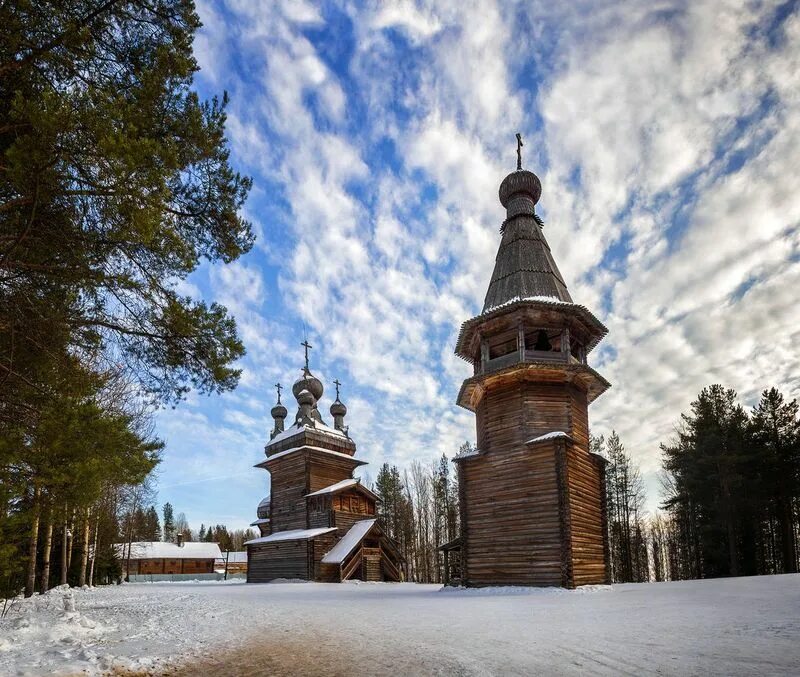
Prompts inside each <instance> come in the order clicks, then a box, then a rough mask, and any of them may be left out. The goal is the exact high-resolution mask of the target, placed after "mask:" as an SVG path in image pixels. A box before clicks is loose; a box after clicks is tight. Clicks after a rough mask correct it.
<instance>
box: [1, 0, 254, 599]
mask: <svg viewBox="0 0 800 677" xmlns="http://www.w3.org/2000/svg"><path fill="white" fill-rule="evenodd" d="M0 25H2V26H3V30H2V36H3V37H2V39H0V158H2V161H0V595H2V596H8V595H11V594H15V593H16V592H18V591H19V590H20V589H22V588H24V590H25V593H26V594H28V595H30V594H32V593H33V592H34V590H44V589H46V588H47V587H48V586H49V585H52V584H53V583H54V582H69V583H75V584H83V583H85V582H86V581H87V580H91V578H92V574H94V575H95V578H97V574H98V572H97V571H92V570H91V567H92V564H93V563H94V559H93V560H92V561H91V562H89V560H88V553H89V552H90V551H91V544H94V543H96V544H97V549H96V552H97V553H98V556H97V558H96V564H97V567H98V568H99V567H101V566H105V565H104V564H103V561H104V560H103V556H102V553H103V552H106V553H107V552H109V548H110V544H111V543H112V542H113V540H114V538H116V537H118V536H119V535H121V534H124V533H126V531H128V532H129V531H130V528H131V526H130V524H128V522H130V520H128V522H126V521H125V518H126V515H133V514H136V511H137V509H142V508H143V506H144V505H146V503H145V502H144V501H143V500H142V499H143V496H144V494H145V493H146V492H145V490H144V487H145V480H146V478H147V477H148V476H149V474H150V472H151V471H152V469H153V467H154V466H155V465H156V464H157V463H158V460H159V452H160V449H161V446H162V445H161V442H160V441H159V440H158V439H157V438H156V437H155V435H154V434H153V426H152V420H151V412H152V410H153V407H155V406H159V405H163V404H175V403H176V402H177V401H179V400H180V399H182V398H183V397H184V396H185V395H186V393H187V392H188V391H189V389H190V388H195V389H197V390H199V391H200V392H205V393H211V392H218V391H224V390H228V389H231V388H233V387H235V385H236V383H237V379H238V375H239V372H238V370H236V369H235V368H234V367H233V363H234V362H235V360H237V359H238V358H239V357H241V356H242V354H243V353H244V348H243V346H242V344H241V342H240V340H239V338H238V336H237V333H236V328H235V324H234V322H233V320H232V318H231V317H229V316H228V314H227V312H226V310H225V308H223V307H221V306H219V305H217V304H211V305H207V304H205V303H202V302H198V301H195V300H192V299H191V298H188V297H186V296H184V295H182V294H180V293H179V292H178V291H177V289H176V287H177V285H178V284H179V283H180V282H181V281H182V280H184V279H185V278H186V277H187V276H188V275H189V274H190V273H191V272H192V271H193V270H194V269H195V268H196V267H197V266H198V264H199V263H200V261H201V260H202V259H206V260H207V261H211V262H214V261H220V260H221V261H223V262H230V261H233V260H234V259H236V258H237V257H238V256H240V255H241V254H242V253H244V252H246V251H247V250H248V249H249V248H250V247H251V246H252V243H253V236H252V232H251V228H250V225H249V224H248V223H247V222H246V221H244V220H242V219H241V218H240V217H239V216H238V212H239V209H240V207H241V206H242V204H243V202H244V200H245V198H246V195H247V192H248V190H249V187H250V182H249V180H248V179H246V178H244V177H241V176H239V175H238V174H236V173H235V172H234V171H233V169H232V168H231V167H230V165H229V162H228V149H227V147H226V142H225V136H224V125H225V111H224V107H225V101H224V100H223V101H218V100H216V99H214V100H212V101H206V102H203V101H201V100H200V99H199V98H198V97H197V96H196V94H195V93H194V92H192V91H191V83H192V77H193V74H194V72H195V71H196V70H197V65H196V63H195V61H194V58H193V56H192V47H191V45H192V38H193V34H194V32H195V30H196V29H197V27H198V26H199V21H198V19H197V16H196V14H195V12H194V10H193V7H192V3H184V2H177V1H175V2H171V1H168V2H163V3H159V4H158V5H157V6H155V5H153V4H152V3H146V2H136V1H133V2H126V3H124V4H120V3H105V4H103V5H102V6H101V7H99V8H98V9H96V11H92V12H88V13H84V10H82V9H80V8H79V6H78V5H75V4H74V3H64V2H58V1H44V2H37V3H13V2H12V3H2V4H0ZM151 517H152V516H151ZM107 566H108V567H113V564H112V563H108V564H107ZM103 575H106V574H105V573H104V574H103Z"/></svg>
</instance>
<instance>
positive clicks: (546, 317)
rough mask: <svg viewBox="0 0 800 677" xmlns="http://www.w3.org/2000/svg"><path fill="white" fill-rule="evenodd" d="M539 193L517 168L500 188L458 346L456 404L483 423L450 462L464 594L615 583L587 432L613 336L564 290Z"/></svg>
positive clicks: (533, 179)
mask: <svg viewBox="0 0 800 677" xmlns="http://www.w3.org/2000/svg"><path fill="white" fill-rule="evenodd" d="M518 167H520V165H518ZM541 192H542V186H541V182H540V181H539V178H538V177H537V176H536V175H535V174H533V173H532V172H529V171H526V170H523V169H521V168H518V169H517V171H515V172H512V173H511V174H509V175H508V176H507V177H506V178H505V179H504V180H503V182H502V184H501V186H500V202H501V203H502V205H503V206H504V207H505V208H506V219H505V221H504V222H503V225H502V227H501V229H500V232H501V233H502V240H501V242H500V248H499V250H498V253H497V259H496V263H495V268H494V273H493V275H492V279H491V282H490V284H489V289H488V291H487V293H486V299H485V302H484V307H483V311H482V312H481V314H480V315H478V316H477V317H474V318H472V319H470V320H468V321H467V322H465V323H464V324H463V325H462V328H461V333H460V334H459V337H458V343H457V345H456V354H457V355H459V356H460V357H462V358H463V359H465V360H467V361H468V362H470V363H471V364H472V365H473V369H474V373H473V375H472V376H471V377H470V378H468V379H466V380H465V381H464V384H463V385H462V387H461V390H460V392H459V395H458V404H459V405H461V406H462V407H464V408H466V409H469V410H470V411H473V412H474V413H475V415H476V425H477V449H476V450H475V451H472V452H467V453H464V454H460V455H459V456H457V457H456V459H455V461H456V463H457V465H458V469H459V473H458V475H459V491H460V498H461V525H462V535H461V538H460V539H459V540H458V542H457V543H454V544H449V547H450V549H451V550H452V549H460V551H461V558H460V563H461V571H460V579H461V582H462V583H463V584H466V585H556V586H564V587H574V586H576V585H585V584H592V583H605V582H607V581H608V578H609V571H608V540H607V533H606V514H605V492H604V483H605V477H604V475H605V459H603V458H602V457H600V456H598V455H596V454H592V453H590V450H589V423H588V406H589V404H590V403H591V402H592V401H593V400H595V399H596V398H597V397H598V396H600V395H601V394H602V393H603V392H604V391H605V390H606V389H607V388H608V387H609V383H608V382H607V381H606V380H605V379H604V378H603V377H602V376H601V375H600V374H599V373H597V372H596V371H595V370H594V369H592V368H591V367H590V366H589V364H588V362H587V356H588V355H589V353H590V352H591V350H592V349H593V348H594V347H595V346H596V345H597V343H598V342H599V341H600V340H601V339H602V338H603V337H604V336H605V334H606V333H607V330H606V328H605V326H603V324H602V323H601V322H600V321H599V320H598V319H597V318H596V317H595V316H594V315H593V314H592V313H591V312H590V311H589V310H588V309H586V308H585V307H584V306H581V305H577V304H576V303H574V302H573V300H572V298H571V296H570V294H569V291H568V290H567V286H566V284H565V283H564V279H563V277H562V276H561V273H560V272H559V270H558V266H557V265H556V262H555V260H554V259H553V256H552V254H551V252H550V247H549V246H548V244H547V240H546V239H545V236H544V233H543V229H542V227H543V225H544V224H543V223H542V220H541V219H540V218H539V216H538V215H537V214H536V209H535V206H536V203H537V202H538V200H539V197H540V196H541Z"/></svg>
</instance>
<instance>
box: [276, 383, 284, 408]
mask: <svg viewBox="0 0 800 677" xmlns="http://www.w3.org/2000/svg"><path fill="white" fill-rule="evenodd" d="M275 387H276V388H277V389H278V404H280V403H281V390H283V386H282V385H281V384H280V383H276V384H275Z"/></svg>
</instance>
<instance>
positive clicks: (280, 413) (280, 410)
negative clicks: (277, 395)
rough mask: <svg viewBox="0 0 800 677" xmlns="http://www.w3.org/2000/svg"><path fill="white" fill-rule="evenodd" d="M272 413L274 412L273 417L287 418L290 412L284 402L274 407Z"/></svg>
mask: <svg viewBox="0 0 800 677" xmlns="http://www.w3.org/2000/svg"><path fill="white" fill-rule="evenodd" d="M270 414H272V418H286V416H287V415H288V414H289V412H288V410H287V409H286V407H284V406H283V405H282V404H276V405H275V406H274V407H272V410H271V411H270Z"/></svg>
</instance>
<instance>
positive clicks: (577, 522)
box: [566, 445, 607, 585]
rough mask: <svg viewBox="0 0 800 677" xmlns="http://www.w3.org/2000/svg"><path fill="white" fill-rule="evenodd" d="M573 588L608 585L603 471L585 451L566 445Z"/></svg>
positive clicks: (600, 461)
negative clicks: (576, 586) (600, 584)
mask: <svg viewBox="0 0 800 677" xmlns="http://www.w3.org/2000/svg"><path fill="white" fill-rule="evenodd" d="M566 446H567V449H566V460H567V474H568V484H569V510H570V521H571V530H570V549H571V554H572V575H573V579H572V583H573V585H591V584H599V583H606V582H607V576H606V557H605V533H604V527H603V505H602V502H603V501H602V498H603V496H602V494H603V485H602V468H601V467H599V464H600V463H602V462H603V461H602V460H600V459H595V458H594V457H592V456H591V455H589V454H588V453H587V452H586V451H585V450H584V449H581V448H578V447H573V446H571V445H566Z"/></svg>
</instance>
